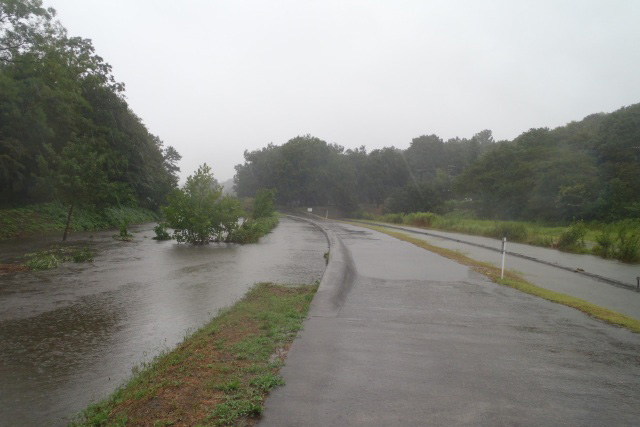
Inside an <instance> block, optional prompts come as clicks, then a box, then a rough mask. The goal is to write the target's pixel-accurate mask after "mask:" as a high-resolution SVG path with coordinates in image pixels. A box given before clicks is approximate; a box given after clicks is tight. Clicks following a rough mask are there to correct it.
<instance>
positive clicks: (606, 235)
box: [592, 225, 616, 258]
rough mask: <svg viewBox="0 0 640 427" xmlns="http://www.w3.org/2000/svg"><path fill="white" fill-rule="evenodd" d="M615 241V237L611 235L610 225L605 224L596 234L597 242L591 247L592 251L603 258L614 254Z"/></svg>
mask: <svg viewBox="0 0 640 427" xmlns="http://www.w3.org/2000/svg"><path fill="white" fill-rule="evenodd" d="M615 242H616V239H615V237H614V235H613V230H612V227H611V226H609V225H606V226H604V228H603V229H602V231H600V234H597V235H596V243H597V244H596V245H595V246H594V248H593V249H592V252H593V253H594V254H596V255H600V256H601V257H603V258H611V257H613V256H614V250H615Z"/></svg>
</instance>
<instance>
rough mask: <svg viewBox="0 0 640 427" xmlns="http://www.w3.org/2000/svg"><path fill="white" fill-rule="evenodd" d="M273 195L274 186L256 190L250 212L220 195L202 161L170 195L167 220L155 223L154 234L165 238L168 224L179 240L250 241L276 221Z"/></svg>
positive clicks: (197, 241) (201, 242)
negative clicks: (181, 185) (251, 212)
mask: <svg viewBox="0 0 640 427" xmlns="http://www.w3.org/2000/svg"><path fill="white" fill-rule="evenodd" d="M273 197H274V192H273V190H267V189H263V190H261V191H259V192H258V195H257V197H256V199H255V201H254V203H253V204H254V207H253V215H247V214H246V212H245V211H244V209H243V208H242V206H241V203H240V200H238V199H237V198H234V197H230V196H222V187H221V186H220V185H219V184H218V181H216V179H215V178H214V177H213V174H212V173H211V168H210V167H209V166H207V164H206V163H205V164H204V165H202V166H200V167H199V168H198V170H197V171H196V172H195V174H193V175H191V176H189V177H188V178H187V182H186V184H185V185H184V186H183V187H182V188H181V189H179V190H174V191H173V193H172V194H171V195H170V196H169V205H168V206H167V207H165V208H164V209H163V211H164V214H165V217H166V223H163V224H160V225H159V227H157V229H156V235H157V237H158V239H159V240H164V239H163V237H166V236H165V233H166V232H164V230H165V229H166V227H168V228H172V229H173V236H172V237H173V238H175V239H176V240H177V241H178V242H179V243H182V242H186V243H191V244H195V245H202V244H208V243H209V242H226V243H253V242H256V241H257V240H258V239H259V238H260V237H261V236H263V235H265V234H267V233H268V232H269V231H271V229H272V228H274V227H275V226H276V225H277V224H278V217H277V216H276V214H275V209H274V206H273Z"/></svg>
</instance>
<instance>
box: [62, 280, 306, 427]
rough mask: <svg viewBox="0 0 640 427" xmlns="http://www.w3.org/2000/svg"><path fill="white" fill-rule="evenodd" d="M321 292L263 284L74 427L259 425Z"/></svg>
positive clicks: (84, 414) (148, 366)
mask: <svg viewBox="0 0 640 427" xmlns="http://www.w3.org/2000/svg"><path fill="white" fill-rule="evenodd" d="M316 289H317V286H300V287H289V286H279V285H274V284H267V283H262V284H259V285H256V286H255V287H254V288H252V289H251V290H250V291H249V292H248V293H247V295H246V296H245V297H244V298H243V299H242V300H241V301H240V302H238V303H237V304H236V305H234V306H233V307H231V308H229V309H227V310H224V311H223V312H221V314H219V315H218V316H217V317H215V318H214V319H213V320H211V321H210V322H209V323H208V324H207V325H205V326H204V327H202V328H201V329H199V330H198V331H196V332H195V333H194V334H193V335H191V336H189V337H187V338H185V340H184V342H183V343H181V344H180V345H178V347H177V348H176V349H174V350H172V351H169V352H167V353H165V354H162V355H160V356H158V357H157V358H155V359H154V360H153V361H152V362H150V363H148V364H146V365H144V366H143V367H141V368H139V369H137V370H136V371H135V372H134V374H133V377H132V378H131V379H130V380H129V382H128V383H127V384H125V385H124V386H123V387H121V388H119V389H118V390H117V391H116V392H115V393H113V394H112V395H111V396H110V397H108V398H107V399H105V400H104V401H102V402H98V403H96V404H94V405H91V406H89V407H88V408H87V409H86V410H84V411H83V412H82V413H81V414H80V415H79V416H78V418H77V419H76V420H75V421H74V422H72V424H71V425H73V426H96V427H97V426H120V425H127V426H169V425H176V424H179V425H197V426H232V425H233V426H237V425H253V423H254V422H255V420H256V418H257V417H259V416H260V414H261V413H262V410H263V402H264V399H265V397H266V394H267V393H268V392H269V390H271V389H273V388H274V387H278V386H280V385H283V384H284V381H283V379H282V377H280V376H279V374H278V372H279V369H280V367H281V366H282V364H283V359H284V357H285V355H286V351H287V350H288V347H289V345H290V344H291V342H292V341H293V339H294V338H295V336H296V334H297V332H298V331H299V330H300V329H301V328H302V322H303V320H304V318H305V317H306V314H307V311H308V309H309V304H310V303H311V300H312V298H313V295H314V294H315V291H316Z"/></svg>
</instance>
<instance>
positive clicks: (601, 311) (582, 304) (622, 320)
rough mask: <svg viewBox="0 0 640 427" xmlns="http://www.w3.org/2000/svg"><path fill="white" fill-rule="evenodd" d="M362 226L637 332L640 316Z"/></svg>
mask: <svg viewBox="0 0 640 427" xmlns="http://www.w3.org/2000/svg"><path fill="white" fill-rule="evenodd" d="M354 225H357V226H362V225H361V224H354ZM365 227H367V228H370V229H372V230H376V231H379V232H381V233H384V234H388V235H389V236H393V237H395V238H397V239H400V240H403V241H405V242H409V243H412V244H414V245H416V246H418V247H420V248H423V249H426V250H428V251H431V252H435V253H437V254H439V255H442V256H443V257H445V258H449V259H452V260H454V261H456V262H458V263H460V264H463V265H466V266H468V267H471V268H472V269H473V270H475V271H477V272H479V273H482V274H484V275H485V276H487V277H489V278H490V279H491V280H493V281H494V282H496V283H498V284H500V285H504V286H508V287H510V288H514V289H517V290H519V291H521V292H525V293H527V294H530V295H535V296H537V297H540V298H544V299H546V300H548V301H552V302H555V303H558V304H562V305H566V306H568V307H573V308H575V309H577V310H580V311H582V312H583V313H586V314H588V315H589V316H591V317H594V318H596V319H599V320H603V321H605V322H607V323H610V324H612V325H616V326H621V327H624V328H627V329H629V330H631V331H633V332H636V333H640V320H638V319H635V318H633V317H629V316H625V315H624V314H620V313H617V312H615V311H612V310H609V309H606V308H603V307H600V306H598V305H596V304H592V303H590V302H588V301H585V300H582V299H580V298H575V297H572V296H570V295H566V294H562V293H560V292H555V291H551V290H549V289H546V288H542V287H540V286H536V285H534V284H533V283H531V282H529V281H527V280H526V279H524V278H523V277H522V276H521V275H520V274H518V273H516V272H514V271H505V277H504V279H501V278H500V273H501V271H500V268H498V267H496V266H494V265H492V264H489V263H485V262H480V261H477V260H474V259H472V258H469V257H468V256H466V255H464V254H462V253H461V252H458V251H454V250H451V249H445V248H441V247H439V246H434V245H431V244H429V243H428V242H426V241H424V240H421V239H416V238H414V237H411V236H408V235H407V234H404V233H398V232H395V231H389V230H388V229H385V228H384V227H377V226H365Z"/></svg>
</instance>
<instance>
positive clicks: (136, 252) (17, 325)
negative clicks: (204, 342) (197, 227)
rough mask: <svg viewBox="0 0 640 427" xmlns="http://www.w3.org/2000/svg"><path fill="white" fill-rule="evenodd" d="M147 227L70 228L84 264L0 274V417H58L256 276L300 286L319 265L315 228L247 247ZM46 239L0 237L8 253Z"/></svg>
mask: <svg viewBox="0 0 640 427" xmlns="http://www.w3.org/2000/svg"><path fill="white" fill-rule="evenodd" d="M151 228H152V224H151V225H144V226H138V227H136V228H133V229H132V231H133V232H134V235H135V241H134V242H131V243H125V242H118V241H116V240H114V239H112V238H111V235H112V234H113V232H104V233H95V234H93V235H91V237H90V236H89V234H85V235H77V236H75V240H76V242H75V243H76V244H81V245H89V246H90V247H91V248H92V250H93V251H94V252H95V253H96V254H97V256H96V259H95V262H93V263H90V264H73V263H69V264H65V265H63V266H62V267H60V268H58V269H56V270H50V271H41V272H28V273H19V274H13V275H4V276H0V425H3V426H4V425H6V426H35V425H53V426H55V425H65V424H66V423H67V422H68V420H69V418H70V417H71V416H72V415H73V414H74V413H76V412H77V411H78V410H80V409H82V408H84V407H85V405H86V404H87V403H88V402H90V401H96V400H99V399H101V398H103V397H105V396H106V395H108V394H109V393H110V392H112V391H113V390H114V389H115V388H116V387H117V386H118V385H119V384H121V383H122V382H123V381H124V380H125V379H126V378H127V377H128V376H129V375H130V372H131V368H132V367H133V366H134V365H136V364H139V363H141V362H143V361H145V360H149V359H151V358H152V357H153V356H154V355H156V354H158V353H159V352H160V351H162V350H165V349H167V348H171V347H173V346H174V345H175V344H176V343H178V342H179V341H180V340H181V339H182V338H183V337H184V336H185V334H187V333H188V332H189V331H191V330H194V329H196V328H198V327H199V326H201V325H202V324H203V323H205V322H206V321H207V320H208V319H209V318H210V317H211V316H213V315H215V313H216V312H217V311H218V310H219V309H220V308H222V307H225V306H228V305H230V304H232V303H233V302H235V301H236V300H237V299H239V298H240V297H241V296H242V295H243V294H244V293H245V292H246V291H247V289H248V288H249V287H250V286H251V285H252V284H253V283H256V282H259V281H273V282H284V283H310V282H313V281H314V280H317V279H319V278H320V277H321V276H322V273H323V271H324V267H325V265H324V259H323V254H324V252H325V251H326V250H327V241H326V239H325V237H324V235H323V234H322V233H321V232H320V231H319V230H318V229H316V228H315V227H313V226H312V225H309V224H307V223H305V222H299V221H294V220H291V219H282V220H281V223H280V225H279V226H278V227H277V228H276V229H275V230H274V232H272V233H271V234H269V235H268V236H266V237H263V238H262V239H261V241H260V243H258V244H254V245H244V246H241V245H208V246H202V247H190V246H185V245H178V244H177V243H175V242H173V241H168V242H157V241H154V240H152V239H151V237H152V236H153V235H154V233H153V231H152V229H151ZM47 243H48V241H47V239H40V240H32V241H25V240H21V241H14V242H3V243H2V244H0V254H1V255H0V259H3V260H8V259H11V258H12V257H15V256H17V255H18V254H19V253H21V252H22V253H24V252H23V251H24V250H25V249H27V251H28V250H33V248H38V246H44V245H46V244H47Z"/></svg>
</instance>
